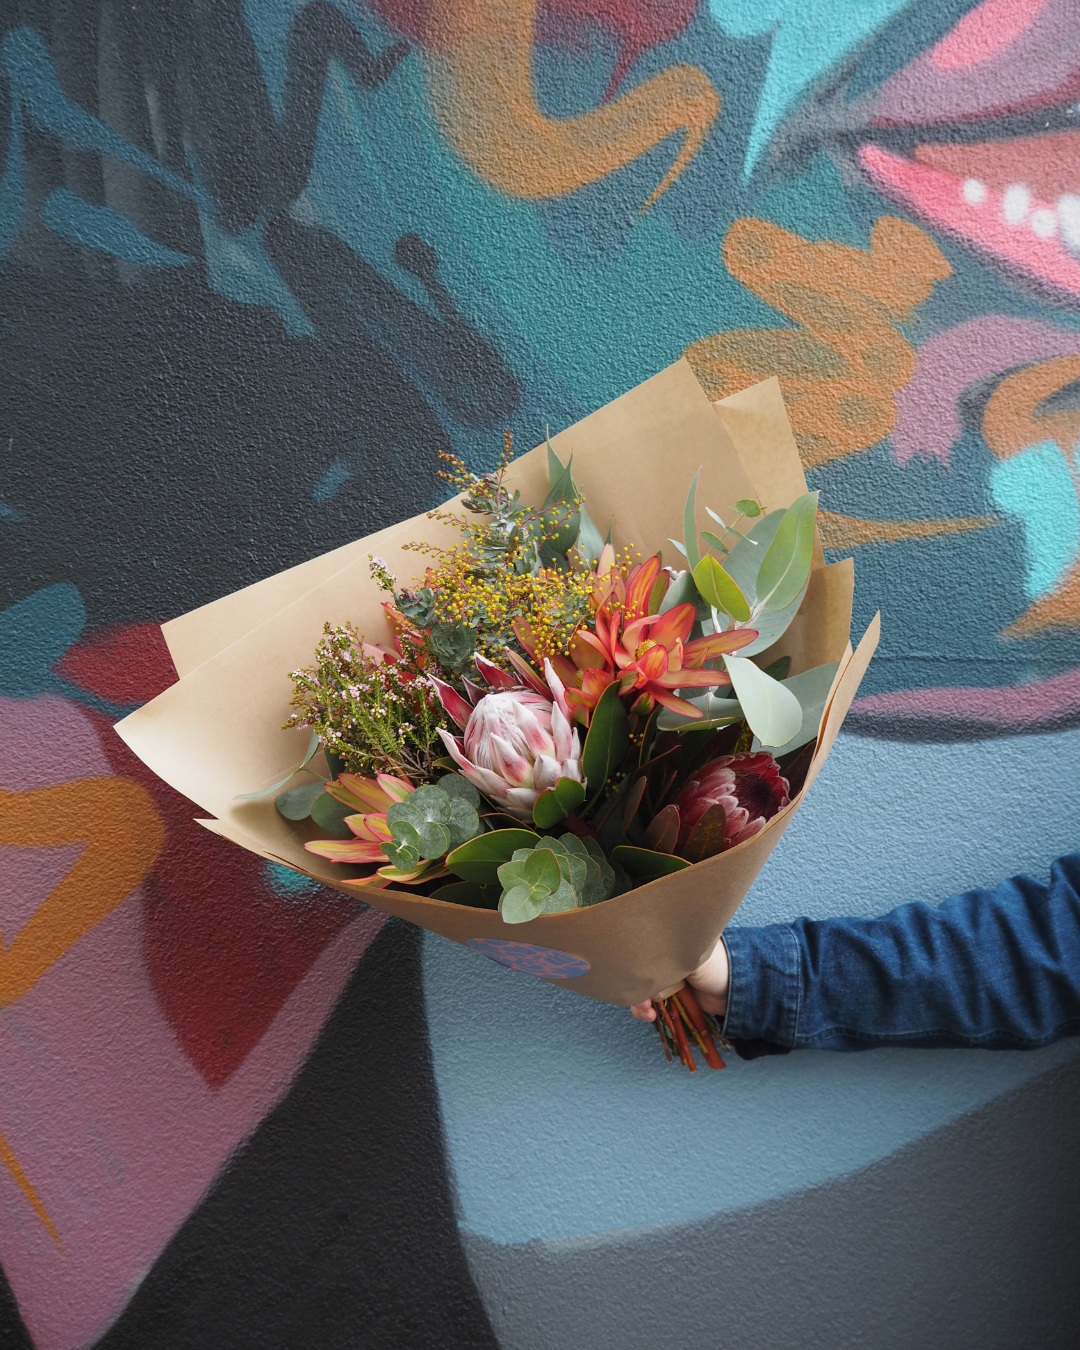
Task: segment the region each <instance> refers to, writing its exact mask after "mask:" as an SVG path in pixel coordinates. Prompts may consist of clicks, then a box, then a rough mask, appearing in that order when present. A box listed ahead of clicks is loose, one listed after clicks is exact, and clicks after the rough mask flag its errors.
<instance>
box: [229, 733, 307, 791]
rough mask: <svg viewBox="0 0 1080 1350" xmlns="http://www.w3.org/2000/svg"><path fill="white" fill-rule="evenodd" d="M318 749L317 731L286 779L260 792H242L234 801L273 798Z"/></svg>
mask: <svg viewBox="0 0 1080 1350" xmlns="http://www.w3.org/2000/svg"><path fill="white" fill-rule="evenodd" d="M318 748H319V733H318V732H317V731H313V732H312V733H311V736H310V737H309V738H308V744H307V749H306V750H305V751H304V758H303V759H302V760H301V761H300V763H299V764H297V765H295V766H294V767H293V768H291V769H290V770H289V772H288V773H287V774H286V775H285V777H284V778H279V779H278V780H277V782H276V783H271V784H270V786H269V787H265V788H260V789H259V790H258V792H241V793H239V794H238V795H237V796H236V797H234V798H233V801H236V802H257V801H260V800H261V799H262V798H264V797H273V796H274V795H275V793H278V792H280V791H281V789H282V788H283V787H284V786H285V784H286V783H287V782H288V781H289V779H290V778H292V777H293V776H294V775H295V774H298V773H299V772H300V770H301V769H302V768H304V767H305V766H306V765H307V764H308V763H309V762H310V761H311V760H312V759H313V758H314V757H315V751H316V750H318Z"/></svg>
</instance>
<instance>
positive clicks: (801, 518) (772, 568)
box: [757, 492, 818, 609]
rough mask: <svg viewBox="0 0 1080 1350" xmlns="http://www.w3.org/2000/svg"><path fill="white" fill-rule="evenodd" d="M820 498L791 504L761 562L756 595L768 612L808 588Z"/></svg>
mask: <svg viewBox="0 0 1080 1350" xmlns="http://www.w3.org/2000/svg"><path fill="white" fill-rule="evenodd" d="M817 497H818V495H817V493H816V492H806V493H804V494H803V495H802V496H801V497H797V498H796V499H795V501H794V502H792V504H791V505H790V506H789V507H788V509H787V511H786V512H785V513H784V518H783V520H782V521H781V522H780V528H779V529H778V530H777V531H776V536H775V538H774V539H773V541H772V543H771V544H770V545H769V548H768V551H767V552H766V554H765V556H764V558H762V560H761V569H760V571H759V572H758V577H757V593H758V600H759V603H760V602H761V601H764V603H765V605H766V608H768V609H784V608H785V607H786V606H787V605H789V604H791V602H792V601H793V600H794V599H795V597H796V596H797V595H798V594H799V592H800V591H801V590H802V588H803V587H804V586H805V585H806V581H807V578H808V577H809V575H810V564H811V562H812V561H813V557H814V523H815V520H816V518H817Z"/></svg>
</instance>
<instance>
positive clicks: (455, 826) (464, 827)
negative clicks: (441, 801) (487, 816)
mask: <svg viewBox="0 0 1080 1350" xmlns="http://www.w3.org/2000/svg"><path fill="white" fill-rule="evenodd" d="M447 829H448V831H449V834H450V845H449V846H450V848H457V846H458V845H459V844H464V843H465V841H466V840H468V839H472V838H473V836H474V835H477V834H479V833H480V817H479V816H478V815H477V814H476V809H475V808H474V807H473V806H470V804H469V803H468V802H467V801H463V800H462V798H460V797H453V798H451V801H450V822H449V825H448V826H447Z"/></svg>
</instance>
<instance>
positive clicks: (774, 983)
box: [723, 923, 802, 1048]
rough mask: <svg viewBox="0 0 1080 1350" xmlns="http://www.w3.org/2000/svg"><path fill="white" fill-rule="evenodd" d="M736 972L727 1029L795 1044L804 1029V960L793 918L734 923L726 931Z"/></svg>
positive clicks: (743, 1036) (735, 1035) (747, 1037)
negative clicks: (767, 922) (758, 924)
mask: <svg viewBox="0 0 1080 1350" xmlns="http://www.w3.org/2000/svg"><path fill="white" fill-rule="evenodd" d="M723 938H724V946H725V947H726V948H727V954H728V964H729V966H730V976H729V980H728V1002H727V1015H726V1016H725V1018H724V1030H723V1035H724V1038H725V1039H726V1040H729V1041H758V1040H760V1041H772V1042H773V1043H774V1044H776V1045H785V1046H788V1047H789V1048H790V1047H793V1046H794V1045H795V1043H796V1038H797V1036H798V1030H799V1008H800V1004H801V1001H802V965H801V960H800V954H799V943H798V939H797V938H796V936H795V933H794V931H793V930H792V929H791V928H789V927H788V925H787V924H783V923H777V924H770V925H769V926H768V927H766V928H729V929H727V931H726V932H725V933H724V935H723Z"/></svg>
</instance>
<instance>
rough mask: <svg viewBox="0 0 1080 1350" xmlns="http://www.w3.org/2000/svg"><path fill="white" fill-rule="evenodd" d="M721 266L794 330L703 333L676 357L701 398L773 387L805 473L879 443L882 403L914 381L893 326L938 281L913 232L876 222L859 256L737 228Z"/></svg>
mask: <svg viewBox="0 0 1080 1350" xmlns="http://www.w3.org/2000/svg"><path fill="white" fill-rule="evenodd" d="M724 261H725V262H726V263H727V266H728V269H729V270H730V271H731V273H732V275H733V276H735V277H736V278H737V279H738V280H739V281H741V282H742V284H743V285H744V286H746V287H747V288H748V289H749V290H751V291H753V292H754V294H755V295H757V296H759V297H760V298H761V299H762V300H764V301H765V302H766V303H767V304H770V305H772V306H773V307H774V308H775V309H777V310H779V311H780V313H781V314H783V315H785V316H786V317H787V318H788V319H790V320H792V321H793V322H794V323H796V324H797V325H798V327H797V328H753V329H741V330H735V331H732V332H721V333H714V334H712V335H711V336H710V337H707V338H703V339H701V340H700V341H699V342H695V343H694V344H693V345H692V346H690V347H688V348H687V349H686V358H687V360H688V361H689V362H690V364H691V365H692V366H693V368H694V372H695V374H696V375H697V376H698V378H699V379H700V380H701V382H702V384H703V385H704V386H705V389H706V390H707V392H708V394H709V397H710V398H714V399H716V398H724V397H725V396H726V395H728V394H732V393H735V392H737V391H738V390H740V389H744V388H745V387H746V386H747V385H749V384H754V383H756V382H757V381H758V380H763V379H766V378H767V377H768V376H769V375H774V374H775V375H776V376H778V378H779V380H780V386H781V388H782V389H783V392H784V402H785V404H786V406H787V410H788V415H789V416H790V418H791V425H792V429H793V430H794V432H795V439H796V441H797V442H798V445H799V451H800V453H801V455H802V459H803V463H804V464H805V465H806V467H807V468H815V467H817V466H818V465H821V464H825V463H827V462H828V461H829V460H833V459H838V458H841V457H843V456H845V455H851V454H854V453H856V452H857V451H860V450H865V449H867V448H868V447H869V446H871V445H874V444H876V443H877V442H878V441H880V440H882V439H883V438H884V437H885V436H887V435H888V434H889V432H890V431H891V430H892V427H893V423H894V422H895V420H896V403H895V399H894V394H895V393H896V391H897V390H898V389H901V388H903V386H904V385H905V384H907V382H908V381H909V380H910V379H911V377H912V375H913V374H914V372H915V352H914V351H913V349H912V347H911V344H910V343H909V342H908V341H907V339H906V338H905V337H904V336H903V334H902V333H900V332H899V330H898V329H897V327H896V324H897V322H898V321H900V320H902V319H904V318H906V317H907V315H908V314H909V313H910V311H911V310H912V308H914V306H915V305H918V304H920V303H921V302H922V301H923V300H925V299H926V298H927V297H928V296H929V295H930V292H931V291H932V289H933V287H934V283H935V282H937V281H940V280H942V279H944V278H945V277H947V276H948V275H949V270H950V269H949V264H948V263H947V262H946V261H945V258H944V257H943V255H942V253H941V251H940V249H938V247H937V245H936V244H935V243H934V242H933V240H931V239H930V237H929V236H928V235H927V234H926V233H925V231H923V230H920V229H919V228H918V227H917V226H915V225H912V224H909V223H908V222H907V221H903V220H898V219H897V218H896V217H894V216H882V217H881V218H880V219H879V220H877V221H876V222H875V224H874V227H873V229H872V230H871V232H870V248H869V250H866V249H859V248H851V247H849V246H848V245H846V244H834V243H830V242H824V243H812V242H810V241H809V240H807V239H804V238H802V236H801V235H797V234H792V233H791V232H790V231H789V230H784V229H781V228H780V226H779V225H773V224H772V223H771V222H769V221H766V220H756V219H753V218H749V217H748V218H744V219H742V220H737V221H735V223H734V224H733V225H732V227H731V229H730V230H729V231H728V235H727V238H726V239H725V241H724Z"/></svg>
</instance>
